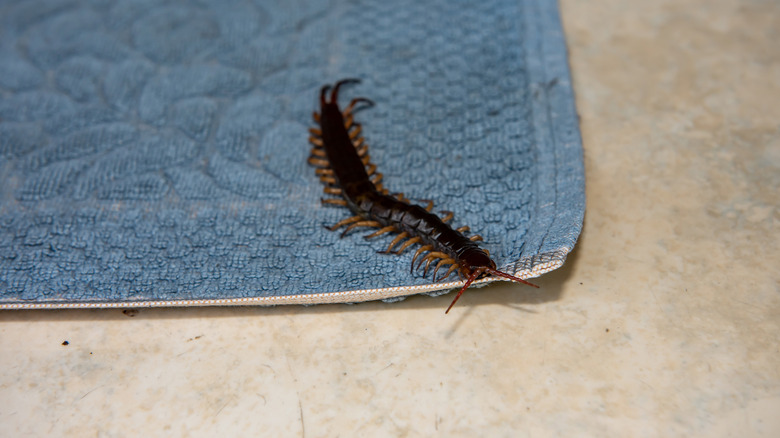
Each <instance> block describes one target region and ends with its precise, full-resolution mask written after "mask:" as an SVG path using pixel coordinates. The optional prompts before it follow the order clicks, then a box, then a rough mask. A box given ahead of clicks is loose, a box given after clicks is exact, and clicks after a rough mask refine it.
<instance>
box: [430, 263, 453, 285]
mask: <svg viewBox="0 0 780 438" xmlns="http://www.w3.org/2000/svg"><path fill="white" fill-rule="evenodd" d="M454 263H455V260H453V259H451V258H446V259H441V260H439V263H437V264H436V267H435V268H434V269H433V281H434V282H437V281H441V280H443V279H445V278H446V277H447V275H450V272H452V271H449V272H447V275H445V276H444V277H442V278H440V279H438V280H437V279H436V273H437V272H439V268H441V267H442V266H444V265H446V264H454Z"/></svg>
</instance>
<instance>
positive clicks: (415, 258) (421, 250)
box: [411, 245, 433, 272]
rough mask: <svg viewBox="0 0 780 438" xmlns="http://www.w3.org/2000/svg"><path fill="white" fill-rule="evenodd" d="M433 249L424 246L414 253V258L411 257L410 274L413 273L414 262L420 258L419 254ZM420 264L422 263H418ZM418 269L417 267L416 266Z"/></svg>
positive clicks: (430, 246) (431, 246)
mask: <svg viewBox="0 0 780 438" xmlns="http://www.w3.org/2000/svg"><path fill="white" fill-rule="evenodd" d="M432 249H433V245H424V246H421V247H420V248H418V249H417V252H416V253H414V257H412V269H411V272H414V261H415V260H417V257H419V256H420V254H422V253H424V252H425V251H430V250H432ZM420 263H422V262H420ZM418 267H419V266H418Z"/></svg>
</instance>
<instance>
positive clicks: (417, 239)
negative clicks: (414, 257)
mask: <svg viewBox="0 0 780 438" xmlns="http://www.w3.org/2000/svg"><path fill="white" fill-rule="evenodd" d="M421 241H422V239H421V238H420V236H417V237H412V238H411V239H409V240H407V241H406V242H404V244H403V245H401V247H400V248H398V251H396V252H395V253H396V254H401V253H402V252H404V251H405V250H406V248H409V247H410V246H412V245H414V244H415V243H419V242H421Z"/></svg>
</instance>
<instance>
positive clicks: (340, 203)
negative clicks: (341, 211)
mask: <svg viewBox="0 0 780 438" xmlns="http://www.w3.org/2000/svg"><path fill="white" fill-rule="evenodd" d="M320 201H322V203H323V204H330V205H338V206H340V207H346V206H347V201H345V200H343V199H333V198H327V199H324V198H323V199H320Z"/></svg>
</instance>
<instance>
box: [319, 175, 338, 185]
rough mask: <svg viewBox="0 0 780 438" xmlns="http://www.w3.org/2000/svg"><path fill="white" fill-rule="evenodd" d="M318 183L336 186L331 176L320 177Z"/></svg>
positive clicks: (334, 179)
mask: <svg viewBox="0 0 780 438" xmlns="http://www.w3.org/2000/svg"><path fill="white" fill-rule="evenodd" d="M320 181H322V182H324V183H325V184H333V185H336V178H334V177H332V176H320Z"/></svg>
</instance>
